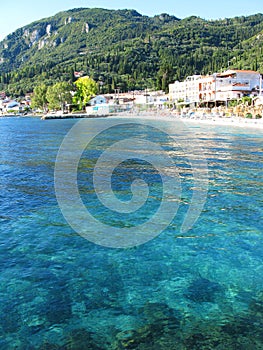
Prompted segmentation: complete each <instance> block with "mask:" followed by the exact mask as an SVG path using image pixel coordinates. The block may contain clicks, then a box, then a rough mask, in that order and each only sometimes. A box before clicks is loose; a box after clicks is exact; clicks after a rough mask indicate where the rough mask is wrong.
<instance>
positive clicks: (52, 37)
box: [0, 9, 263, 95]
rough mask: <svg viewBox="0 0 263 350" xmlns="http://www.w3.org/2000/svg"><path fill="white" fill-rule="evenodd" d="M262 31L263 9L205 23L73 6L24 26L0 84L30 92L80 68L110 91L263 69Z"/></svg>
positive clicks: (5, 50)
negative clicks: (235, 70)
mask: <svg viewBox="0 0 263 350" xmlns="http://www.w3.org/2000/svg"><path fill="white" fill-rule="evenodd" d="M262 31H263V15H262V14H257V15H254V16H248V17H235V18H232V19H224V20H217V21H206V20H203V19H201V18H199V17H194V16H192V17H189V18H185V19H182V20H180V19H178V18H176V17H175V16H170V15H168V14H161V15H158V16H154V17H147V16H142V15H140V14H139V13H138V12H136V11H135V10H118V11H114V10H105V9H73V10H70V11H66V12H60V13H58V14H57V15H55V16H53V17H50V18H45V19H42V20H40V21H37V22H34V23H31V24H29V25H27V26H25V27H23V28H20V29H18V30H16V31H15V32H14V33H12V34H10V35H8V36H7V37H6V38H5V39H4V40H3V41H2V42H1V43H0V89H1V90H3V89H5V90H9V92H10V93H13V94H17V95H19V94H24V93H26V92H28V91H32V89H33V87H34V86H35V85H36V84H38V83H40V82H45V83H46V84H51V83H54V82H55V81H59V80H65V81H74V71H83V72H84V73H85V74H88V75H90V76H92V77H93V78H94V79H95V80H97V81H100V86H101V89H102V91H104V92H106V91H113V90H114V89H115V88H116V87H117V86H118V87H119V88H120V89H121V90H127V89H134V88H145V87H153V88H163V89H167V86H168V83H169V82H171V81H173V80H175V79H182V78H184V77H185V76H186V75H189V74H193V73H201V72H209V71H217V70H221V69H224V68H226V67H227V66H228V65H230V66H231V65H233V66H237V67H238V68H246V69H248V68H249V69H255V68H256V69H260V68H262V69H263V59H262V58H261V55H259V52H261V51H260V50H261V48H262V40H256V39H254V38H257V36H258V35H260V34H261V33H262ZM250 51H251V55H250V54H249V52H250ZM243 66H244V67H243Z"/></svg>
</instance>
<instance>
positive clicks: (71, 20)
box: [64, 17, 74, 25]
mask: <svg viewBox="0 0 263 350" xmlns="http://www.w3.org/2000/svg"><path fill="white" fill-rule="evenodd" d="M72 22H74V18H73V17H67V18H66V19H65V22H64V24H65V25H67V24H70V23H72Z"/></svg>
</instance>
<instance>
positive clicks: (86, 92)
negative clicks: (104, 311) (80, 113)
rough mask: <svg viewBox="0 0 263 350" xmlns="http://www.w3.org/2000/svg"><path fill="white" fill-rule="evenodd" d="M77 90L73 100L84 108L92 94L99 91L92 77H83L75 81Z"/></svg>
mask: <svg viewBox="0 0 263 350" xmlns="http://www.w3.org/2000/svg"><path fill="white" fill-rule="evenodd" d="M74 84H75V85H76V88H77V91H76V93H75V95H74V97H73V102H74V103H76V104H77V105H78V106H79V109H82V108H83V107H85V106H86V105H87V103H88V102H89V100H90V99H91V97H92V96H95V95H96V94H97V92H98V85H97V83H96V82H95V81H94V80H93V79H91V78H90V77H88V76H86V77H81V78H79V79H78V80H77V81H76V82H75V83H74Z"/></svg>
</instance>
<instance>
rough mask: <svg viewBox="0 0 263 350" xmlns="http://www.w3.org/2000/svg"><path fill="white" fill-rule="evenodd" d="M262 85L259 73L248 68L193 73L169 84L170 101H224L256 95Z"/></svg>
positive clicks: (190, 102)
mask: <svg viewBox="0 0 263 350" xmlns="http://www.w3.org/2000/svg"><path fill="white" fill-rule="evenodd" d="M261 85H262V78H261V74H260V73H258V72H255V71H250V70H227V71H226V72H223V73H214V74H213V75H206V76H201V75H193V76H190V77H187V78H186V80H185V81H182V82H179V81H176V82H175V83H173V84H170V85H169V99H170V101H171V102H175V103H177V102H182V103H187V104H199V103H203V102H207V103H208V102H214V103H216V102H218V101H223V102H226V103H227V101H229V100H233V99H239V98H242V97H243V96H251V97H253V96H257V95H258V94H260V91H261Z"/></svg>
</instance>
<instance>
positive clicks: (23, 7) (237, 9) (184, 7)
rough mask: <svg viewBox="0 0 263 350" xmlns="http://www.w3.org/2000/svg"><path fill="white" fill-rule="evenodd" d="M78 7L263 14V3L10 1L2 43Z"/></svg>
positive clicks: (0, 29)
mask: <svg viewBox="0 0 263 350" xmlns="http://www.w3.org/2000/svg"><path fill="white" fill-rule="evenodd" d="M76 7H101V8H109V9H123V8H130V9H131V8H132V9H136V10H137V11H138V12H140V13H141V14H143V15H148V16H153V15H157V14H160V13H164V12H166V13H169V14H172V15H175V16H177V17H179V18H185V17H188V16H191V15H196V16H200V17H202V18H206V19H211V18H212V19H216V18H225V17H234V16H241V15H250V14H255V13H259V12H260V13H263V1H262V0H218V1H213V0H180V1H179V0H163V1H162V0H42V1H41V0H37V1H36V0H6V1H1V5H0V14H1V19H0V40H1V39H3V38H4V37H5V36H6V35H7V34H9V33H11V32H13V31H14V30H16V29H18V28H20V27H23V26H24V25H26V24H29V23H31V22H33V21H35V20H38V19H41V18H44V17H49V16H52V15H54V14H56V13H57V12H60V11H64V10H68V9H72V8H76Z"/></svg>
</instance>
